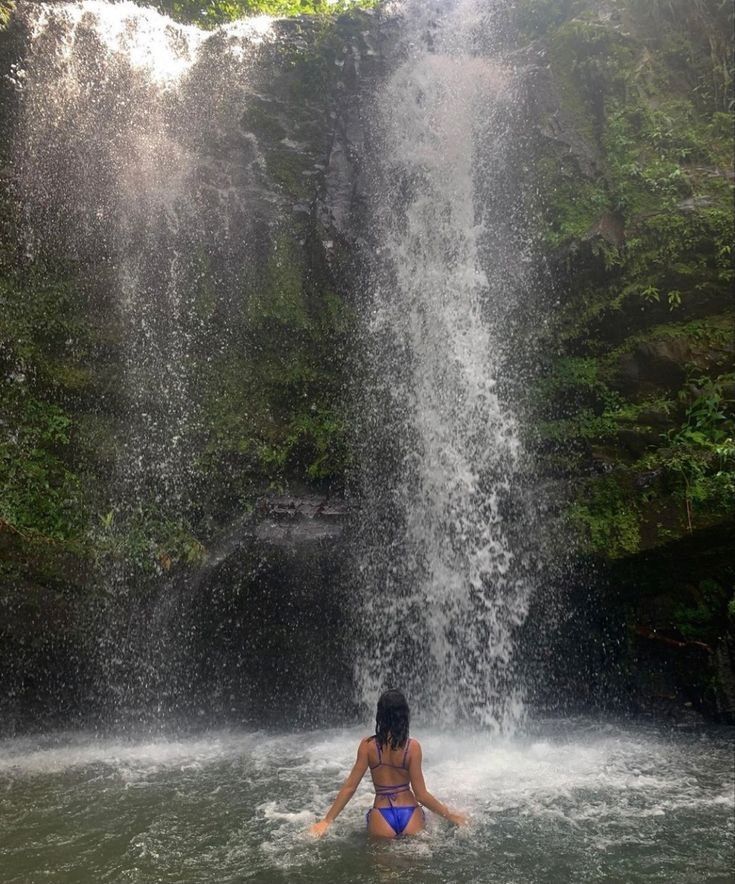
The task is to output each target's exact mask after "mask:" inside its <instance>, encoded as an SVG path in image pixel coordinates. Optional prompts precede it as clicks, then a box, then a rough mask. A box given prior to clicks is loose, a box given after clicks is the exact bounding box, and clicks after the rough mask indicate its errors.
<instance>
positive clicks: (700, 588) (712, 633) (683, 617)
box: [672, 579, 727, 644]
mask: <svg viewBox="0 0 735 884" xmlns="http://www.w3.org/2000/svg"><path fill="white" fill-rule="evenodd" d="M726 599H727V591H726V590H725V588H724V587H723V586H722V585H721V584H720V583H718V582H717V581H716V580H711V579H705V580H701V581H700V582H699V583H698V585H697V586H696V588H694V587H693V588H692V591H691V592H690V597H689V598H688V599H687V600H686V602H679V603H678V604H676V605H675V606H674V609H673V612H672V613H673V617H672V619H673V625H674V627H675V629H676V630H677V632H678V633H679V634H680V635H681V636H682V638H684V639H686V640H688V641H701V642H705V643H708V642H711V643H712V644H714V643H715V642H716V641H717V639H718V638H719V633H720V631H721V629H722V613H723V610H724V609H725V608H726V605H725V602H726Z"/></svg>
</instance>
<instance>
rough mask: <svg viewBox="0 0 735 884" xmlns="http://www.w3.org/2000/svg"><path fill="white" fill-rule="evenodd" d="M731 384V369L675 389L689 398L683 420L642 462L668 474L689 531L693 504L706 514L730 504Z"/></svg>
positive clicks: (733, 472)
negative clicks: (679, 501)
mask: <svg viewBox="0 0 735 884" xmlns="http://www.w3.org/2000/svg"><path fill="white" fill-rule="evenodd" d="M733 388H735V375H733V374H730V375H721V376H719V377H718V378H716V379H712V378H708V377H697V378H692V379H691V380H690V383H688V384H687V385H686V387H685V388H684V389H683V390H682V391H681V393H680V398H681V399H683V400H685V401H686V400H688V407H687V409H686V415H685V420H684V423H683V424H682V425H681V426H680V427H678V428H677V429H676V430H672V431H669V432H668V433H667V434H666V435H665V436H664V437H663V440H664V444H663V445H662V446H661V447H660V448H658V449H657V450H656V451H654V452H651V453H649V454H648V455H646V457H645V458H644V459H643V462H642V466H643V467H644V468H646V469H657V470H660V471H661V472H662V475H663V481H664V482H665V481H666V480H667V479H668V480H669V482H670V484H671V486H673V492H674V494H675V495H677V496H678V497H679V498H680V499H681V500H682V502H683V504H684V508H685V513H686V524H687V529H688V530H689V531H691V530H693V528H694V527H695V523H696V520H697V512H698V510H699V511H700V512H702V513H703V514H704V515H706V514H707V513H708V512H711V511H714V512H717V511H723V512H728V511H729V510H732V508H733V506H735V413H733V405H734V404H735V403H734V401H733V399H732V398H729V396H728V393H727V392H726V391H727V390H732V389H733Z"/></svg>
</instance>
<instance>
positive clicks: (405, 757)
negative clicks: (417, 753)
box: [401, 737, 411, 767]
mask: <svg viewBox="0 0 735 884" xmlns="http://www.w3.org/2000/svg"><path fill="white" fill-rule="evenodd" d="M410 745H411V738H410V737H409V738H408V739H407V740H406V748H405V749H404V750H403V761H402V762H401V767H406V759H407V758H408V749H409V747H410Z"/></svg>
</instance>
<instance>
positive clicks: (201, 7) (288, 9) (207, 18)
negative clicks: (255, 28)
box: [140, 0, 377, 28]
mask: <svg viewBox="0 0 735 884" xmlns="http://www.w3.org/2000/svg"><path fill="white" fill-rule="evenodd" d="M140 2H141V3H142V5H155V6H157V7H158V8H159V9H160V10H161V11H162V12H165V13H166V14H167V15H171V16H173V17H174V18H176V19H178V20H179V21H184V22H193V23H194V24H198V25H200V26H201V27H204V28H213V27H216V26H217V25H220V24H222V23H223V22H228V21H234V20H236V19H238V18H243V17H244V16H248V15H277V16H290V15H329V16H334V15H337V14H339V13H342V12H345V11H346V10H349V9H352V8H354V7H355V6H357V7H361V8H370V7H373V6H375V5H377V4H376V2H375V0H359V2H358V0H332V2H327V0H158V2H153V0H140Z"/></svg>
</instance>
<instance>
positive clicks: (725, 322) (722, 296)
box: [517, 0, 735, 720]
mask: <svg viewBox="0 0 735 884" xmlns="http://www.w3.org/2000/svg"><path fill="white" fill-rule="evenodd" d="M517 16H518V24H519V26H520V31H521V35H522V36H521V43H522V46H521V48H519V50H518V57H519V58H521V59H522V60H523V63H524V64H526V65H527V70H528V76H527V82H528V88H527V102H528V107H529V117H530V118H531V119H532V120H534V121H535V125H536V128H535V133H534V136H533V137H531V138H530V139H529V148H528V152H529V160H530V161H532V164H533V166H534V168H535V170H536V175H537V181H538V189H539V192H540V194H541V197H540V201H539V204H538V211H539V214H540V216H541V218H542V219H543V220H542V224H541V233H542V236H543V238H544V250H545V252H546V255H547V260H548V261H549V264H548V265H547V266H548V271H549V277H547V279H549V278H550V284H551V286H550V288H551V292H553V294H552V295H551V297H549V295H548V292H549V289H548V288H547V289H546V292H547V295H546V299H543V298H542V299H541V302H540V304H539V305H538V307H539V309H540V310H544V309H545V310H547V311H550V317H549V318H548V319H547V320H546V322H545V323H544V324H543V325H542V326H541V328H540V329H538V328H537V329H531V330H530V331H531V333H532V334H533V335H534V339H535V340H536V342H537V346H538V348H539V350H540V351H541V352H543V353H545V354H546V358H545V360H543V365H542V366H541V371H540V376H539V379H538V381H537V382H536V389H535V392H534V394H533V399H534V402H533V404H532V406H531V408H532V411H533V412H534V413H535V414H536V416H537V419H538V424H537V436H536V446H537V451H538V457H539V463H540V465H541V468H542V469H543V470H544V471H545V472H546V473H547V474H548V476H549V478H550V479H554V480H556V481H558V482H559V487H560V488H561V487H566V488H567V503H566V505H565V506H564V507H563V508H562V512H561V513H560V516H561V519H562V521H563V522H564V523H565V524H566V525H567V526H570V527H571V529H572V533H573V535H575V536H576V538H577V541H578V542H579V543H581V548H582V551H583V554H582V559H586V562H587V564H586V565H585V566H584V567H582V570H581V571H578V574H582V575H585V574H586V575H587V576H582V577H578V581H579V582H580V584H581V585H580V587H579V589H572V590H570V592H571V595H572V597H573V598H571V599H570V600H569V602H568V604H570V606H571V608H572V609H574V605H575V604H577V605H579V610H580V612H581V611H583V610H585V609H586V610H587V615H586V618H585V621H583V623H584V622H587V623H588V624H589V630H587V631H586V630H585V627H584V625H580V624H577V627H576V628H575V629H573V630H570V631H569V632H567V633H566V635H567V639H565V641H566V640H568V641H570V642H571V643H572V644H573V645H575V646H576V648H577V652H578V653H579V654H580V658H581V657H585V658H586V659H587V663H586V664H585V666H587V667H588V668H587V669H586V670H584V666H583V667H581V668H580V672H578V673H576V675H575V674H574V673H567V676H562V675H559V677H560V678H562V679H563V678H564V677H568V678H569V679H570V680H571V682H573V683H574V688H573V689H572V690H571V691H570V693H571V694H573V693H574V691H575V690H578V689H579V686H580V684H581V683H582V682H586V684H587V685H589V684H592V683H596V684H597V688H596V689H595V690H593V691H592V695H590V696H588V700H589V701H590V702H594V696H593V695H594V694H595V693H596V694H597V696H598V697H605V698H606V699H605V700H603V701H602V702H608V701H612V700H611V698H612V699H614V700H615V701H616V702H621V703H622V704H623V705H625V702H626V700H627V701H630V700H631V698H633V700H634V705H635V706H637V707H638V708H640V709H647V710H654V709H661V708H663V707H666V708H667V709H669V710H673V709H682V710H688V709H695V710H698V711H699V712H700V713H704V714H706V715H711V716H714V717H721V718H725V719H728V720H731V719H732V714H733V713H732V701H731V699H730V694H731V688H730V687H729V685H731V683H732V671H733V658H732V654H731V649H732V646H733V626H734V623H733V618H732V614H728V604H729V605H730V610H732V601H731V600H732V598H733V584H734V581H735V565H734V563H733V557H732V552H731V549H730V544H729V543H728V542H727V541H725V540H724V538H725V537H727V536H730V537H731V536H735V535H734V534H733V528H734V527H735V524H734V523H733V516H734V510H733V499H734V497H733V491H734V490H735V483H734V479H735V460H734V457H735V450H734V449H733V443H732V440H733V437H734V436H735V421H734V420H733V407H732V406H733V395H732V393H733V378H734V377H735V375H734V374H733V369H734V368H735V361H734V355H735V351H734V349H733V347H734V343H735V332H734V330H735V325H734V314H733V304H732V289H731V286H732V264H731V258H730V246H729V245H728V237H729V235H730V234H729V233H727V231H728V230H729V229H730V227H731V225H732V218H733V215H732V188H731V185H730V182H731V175H732V173H731V160H732V157H731V139H730V134H729V133H728V132H726V131H725V130H724V129H722V128H721V126H722V124H723V122H724V117H723V112H724V111H725V104H726V100H725V95H726V94H727V93H728V89H729V88H730V87H729V85H728V82H729V81H728V79H727V75H726V74H724V68H721V67H720V61H721V53H722V52H723V51H724V46H725V45H726V43H727V37H726V34H727V33H728V32H729V29H730V27H731V22H730V21H729V18H728V14H726V13H725V12H724V10H722V11H720V12H717V11H715V10H714V9H704V7H702V8H699V7H697V8H695V7H694V6H692V5H691V4H687V3H684V2H681V3H673V4H669V5H668V7H667V8H666V9H663V8H660V7H659V5H658V4H641V3H636V2H632V0H631V2H627V0H614V2H604V3H595V2H589V3H567V4H557V5H554V6H553V8H552V5H551V4H549V5H548V6H547V7H544V6H543V4H539V3H535V2H531V0H529V2H522V3H520V4H518V10H517ZM684 47H686V48H684ZM697 83H699V84H701V88H696V87H695V84H697ZM705 83H706V84H707V85H706V86H705V85H704V84H705ZM557 530H562V529H561V527H558V528H557ZM579 563H580V560H578V564H579ZM572 582H573V581H572ZM590 586H591V587H592V588H591V589H590V588H589V587H590ZM606 587H607V588H606ZM590 606H591V608H590ZM541 607H543V605H541ZM546 615H549V612H548V611H547V612H546ZM539 616H541V617H543V616H545V615H543V614H541V615H539ZM562 631H564V630H562ZM596 643H598V644H601V643H604V644H605V645H606V646H607V648H608V651H609V653H608V654H607V655H606V656H607V659H608V662H610V661H612V666H608V676H602V675H601V674H599V673H598V674H597V675H594V676H592V675H591V674H590V668H594V667H595V666H598V667H599V666H600V665H601V666H603V667H604V666H605V662H604V660H602V659H599V658H598V656H597V655H596V654H595V652H594V651H593V650H592V648H591V647H590V646H591V645H594V644H596ZM583 648H587V650H583ZM615 649H617V650H615ZM593 660H594V662H593ZM580 673H583V674H580ZM602 682H605V684H604V685H603V684H602Z"/></svg>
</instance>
